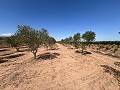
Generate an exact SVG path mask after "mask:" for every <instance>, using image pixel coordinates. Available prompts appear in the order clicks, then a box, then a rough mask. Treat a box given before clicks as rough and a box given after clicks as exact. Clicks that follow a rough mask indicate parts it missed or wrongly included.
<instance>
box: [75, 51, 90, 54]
mask: <svg viewBox="0 0 120 90" xmlns="http://www.w3.org/2000/svg"><path fill="white" fill-rule="evenodd" d="M75 53H81V54H82V55H86V54H92V53H91V52H88V51H82V50H76V51H75Z"/></svg>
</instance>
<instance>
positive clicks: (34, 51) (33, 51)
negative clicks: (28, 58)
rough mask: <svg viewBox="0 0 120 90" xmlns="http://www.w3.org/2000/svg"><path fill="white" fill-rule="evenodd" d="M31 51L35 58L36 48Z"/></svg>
mask: <svg viewBox="0 0 120 90" xmlns="http://www.w3.org/2000/svg"><path fill="white" fill-rule="evenodd" d="M31 52H32V53H33V55H34V59H36V53H37V49H36V50H31Z"/></svg>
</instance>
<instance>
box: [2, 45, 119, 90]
mask: <svg viewBox="0 0 120 90" xmlns="http://www.w3.org/2000/svg"><path fill="white" fill-rule="evenodd" d="M57 46H58V49H57V50H49V51H46V50H45V49H43V48H40V49H39V50H38V53H37V55H38V57H37V58H38V59H36V60H34V59H33V55H32V53H30V52H28V51H26V52H15V55H19V54H20V56H19V57H15V58H12V57H7V58H6V57H4V56H3V55H2V54H1V56H0V57H1V58H3V59H1V60H3V62H0V90H120V59H118V58H113V57H110V56H107V55H101V54H98V53H94V52H92V54H87V55H81V54H80V53H75V49H68V48H67V47H65V46H63V45H61V44H57ZM46 52H49V53H47V54H45V55H48V54H50V55H51V56H54V57H51V56H50V55H48V59H47V58H45V57H44V58H42V57H40V55H41V56H44V53H46ZM0 53H2V52H0ZM21 54H22V55H21Z"/></svg>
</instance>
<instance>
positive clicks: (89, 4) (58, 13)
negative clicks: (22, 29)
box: [0, 0, 120, 41]
mask: <svg viewBox="0 0 120 90" xmlns="http://www.w3.org/2000/svg"><path fill="white" fill-rule="evenodd" d="M17 25H29V26H31V27H33V28H35V29H37V30H40V29H41V28H46V29H47V30H48V32H49V35H51V36H53V37H54V38H55V39H56V40H61V39H62V38H63V39H64V38H66V37H69V36H73V35H74V34H76V33H78V32H79V33H80V34H81V35H82V34H83V33H84V32H85V31H89V30H91V31H94V32H95V33H96V41H103V40H105V41H107V40H120V34H118V32H120V0H0V36H1V35H2V36H9V35H11V34H14V33H15V32H16V30H17Z"/></svg>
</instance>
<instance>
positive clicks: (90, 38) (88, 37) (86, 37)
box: [82, 31, 96, 42]
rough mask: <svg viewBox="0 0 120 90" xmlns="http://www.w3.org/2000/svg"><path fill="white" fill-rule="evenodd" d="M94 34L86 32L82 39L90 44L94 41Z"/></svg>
mask: <svg viewBox="0 0 120 90" xmlns="http://www.w3.org/2000/svg"><path fill="white" fill-rule="evenodd" d="M95 36H96V34H95V32H92V31H86V32H85V33H84V34H83V35H82V38H83V39H84V40H85V41H86V42H91V41H93V40H95Z"/></svg>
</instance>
